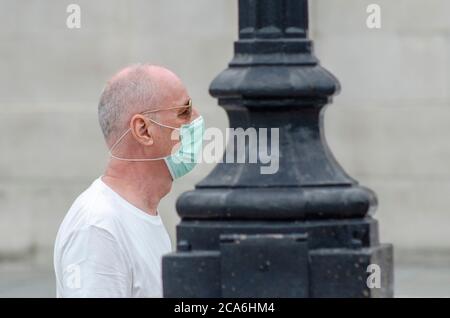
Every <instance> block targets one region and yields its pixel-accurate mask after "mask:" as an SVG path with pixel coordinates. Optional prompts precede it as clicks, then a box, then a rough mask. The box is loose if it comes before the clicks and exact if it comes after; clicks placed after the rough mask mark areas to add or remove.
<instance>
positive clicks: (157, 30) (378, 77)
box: [0, 0, 450, 268]
mask: <svg viewBox="0 0 450 318" xmlns="http://www.w3.org/2000/svg"><path fill="white" fill-rule="evenodd" d="M70 3H76V4H79V5H80V7H81V28H80V29H68V28H67V27H66V18H67V16H68V15H69V14H68V13H66V7H67V6H68V5H69V4H70ZM370 3H377V4H379V5H380V6H381V9H382V11H381V13H382V28H381V29H368V28H367V27H366V18H367V16H368V13H366V7H367V5H368V4H370ZM448 12H450V2H449V1H447V0H428V1H426V2H425V1H423V0H396V1H389V0H371V1H365V0H333V1H330V0H312V1H310V21H311V32H310V35H311V37H312V39H313V40H315V47H316V54H317V56H318V57H319V59H320V60H321V62H322V65H323V66H324V67H326V68H327V69H329V70H330V71H331V72H332V73H334V74H335V75H336V77H337V78H338V79H339V80H340V82H341V84H342V91H341V94H340V95H338V96H337V97H336V98H335V99H334V102H333V104H332V105H331V106H330V107H329V108H328V109H327V111H326V116H325V120H326V125H325V126H326V137H327V139H328V142H329V144H330V147H331V149H332V150H333V152H334V154H335V156H336V158H337V159H338V161H339V162H340V163H341V165H342V166H343V167H344V168H345V170H346V171H347V172H348V173H349V174H350V175H352V176H353V177H355V178H356V179H357V180H359V181H360V183H361V184H363V185H366V186H368V187H370V188H372V189H373V190H375V192H376V193H377V194H378V197H379V208H378V211H377V213H376V218H378V219H379V221H380V229H381V233H380V234H381V239H382V241H385V242H392V243H394V245H395V248H396V253H400V254H398V255H402V253H403V254H405V255H407V254H410V255H414V253H416V254H417V255H425V254H424V253H426V255H441V256H442V255H450V231H449V230H448V228H449V225H450V213H449V210H450V208H449V207H448V201H449V200H448V198H449V197H450V142H449V138H450V124H449V123H450V99H449V97H450V96H449V91H450V90H449V76H450V19H448V14H447V13H448ZM236 37H237V3H236V1H234V0H214V1H212V0H190V1H183V0H128V1H119V0H114V1H113V0H96V1H88V0H76V1H75V0H71V1H63V0H46V1H31V0H28V1H27V0H19V1H15V0H0V154H1V155H0V262H1V261H8V260H20V259H32V260H35V261H37V262H39V263H42V264H46V266H48V268H51V266H52V265H51V262H52V259H51V258H52V248H53V242H54V239H55V235H56V231H57V229H58V226H59V224H60V222H61V221H62V219H63V217H64V215H65V213H66V212H67V210H68V209H69V207H70V205H71V204H72V202H73V200H74V199H75V198H76V197H77V196H78V195H79V194H80V193H81V192H82V191H83V190H84V189H85V188H87V187H88V186H89V185H90V183H91V182H92V181H93V180H94V179H95V178H97V177H98V176H100V175H101V174H102V172H103V167H104V165H105V162H106V160H107V155H106V150H107V149H106V147H105V145H104V142H103V138H102V135H101V131H100V129H99V127H98V123H97V101H98V97H99V95H100V92H101V90H102V88H103V85H104V83H105V81H106V80H107V79H108V78H109V77H110V76H111V75H113V74H114V73H115V72H116V71H117V70H119V69H120V68H122V67H124V66H126V65H128V64H132V63H136V62H150V63H155V64H161V65H164V66H166V67H168V68H170V69H172V70H173V71H174V72H176V73H177V74H178V75H179V76H180V77H181V78H182V80H183V81H184V82H185V84H186V85H187V87H188V89H189V91H190V93H191V96H192V98H193V100H194V103H195V104H196V106H197V107H198V108H199V109H200V110H201V112H202V113H203V114H204V116H205V119H206V123H207V126H215V127H219V128H221V129H225V127H227V125H228V120H227V117H226V114H225V112H224V111H223V110H222V109H221V108H220V107H218V106H217V103H216V100H215V99H213V98H211V97H210V96H209V95H208V86H209V84H210V82H211V80H212V79H213V78H214V76H215V75H217V74H218V73H219V72H220V71H221V70H222V69H224V68H225V67H226V65H227V63H228V62H229V61H230V59H231V57H232V54H233V41H234V40H235V39H236ZM211 169H212V167H211V166H208V165H201V166H200V167H199V168H197V169H196V170H195V171H194V172H193V173H192V174H190V175H188V176H187V177H185V178H183V179H182V180H180V181H177V182H175V183H174V186H173V192H172V193H171V194H170V195H169V196H167V197H166V198H165V199H164V200H163V202H162V203H161V206H160V212H161V214H162V217H163V219H164V222H165V224H166V226H167V228H168V230H169V233H170V234H171V236H172V240H173V243H174V244H173V246H175V225H176V224H177V223H178V220H179V219H178V216H177V215H176V212H175V209H174V205H175V200H176V198H177V196H178V195H179V194H180V193H181V192H183V191H186V190H188V189H190V188H192V187H193V185H194V184H195V183H196V182H198V181H199V180H201V179H202V178H203V177H204V176H206V175H207V174H208V172H209V171H210V170H211Z"/></svg>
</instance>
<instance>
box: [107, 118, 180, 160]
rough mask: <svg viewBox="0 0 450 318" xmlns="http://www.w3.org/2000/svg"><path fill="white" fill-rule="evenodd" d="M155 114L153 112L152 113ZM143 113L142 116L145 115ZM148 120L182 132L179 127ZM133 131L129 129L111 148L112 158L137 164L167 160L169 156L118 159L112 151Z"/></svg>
mask: <svg viewBox="0 0 450 318" xmlns="http://www.w3.org/2000/svg"><path fill="white" fill-rule="evenodd" d="M151 112H153V111H151ZM145 113H149V112H145ZM145 113H142V114H145ZM148 120H150V121H151V122H154V123H155V124H157V125H160V126H162V127H166V128H170V129H174V130H178V131H179V130H180V128H177V127H172V126H168V125H164V124H160V123H158V122H157V121H155V120H153V119H151V118H148ZM130 131H131V128H128V129H127V130H126V131H125V132H124V133H123V134H122V135H121V136H120V137H119V139H117V141H116V142H115V143H114V144H113V145H112V146H111V148H110V149H109V155H110V157H111V158H114V159H117V160H121V161H132V162H136V161H155V160H163V159H165V158H166V157H167V156H164V157H158V158H134V159H133V158H122V157H118V156H115V155H113V153H112V151H113V150H114V148H116V147H117V145H118V144H119V143H120V142H121V141H122V139H123V138H125V136H126V135H127V134H128V133H129V132H130Z"/></svg>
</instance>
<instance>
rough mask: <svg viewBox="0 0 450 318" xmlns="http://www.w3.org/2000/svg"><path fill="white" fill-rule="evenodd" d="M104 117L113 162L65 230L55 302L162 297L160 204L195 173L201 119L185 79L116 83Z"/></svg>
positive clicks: (164, 241)
mask: <svg viewBox="0 0 450 318" xmlns="http://www.w3.org/2000/svg"><path fill="white" fill-rule="evenodd" d="M98 114H99V122H100V126H101V129H102V132H103V134H104V137H105V140H106V144H107V145H108V147H109V150H110V155H111V159H110V161H109V163H108V165H107V167H106V170H105V172H104V175H103V176H101V177H99V178H98V179H97V180H95V181H94V182H93V183H92V184H91V185H90V187H89V188H88V189H87V190H85V191H84V192H83V193H82V194H81V195H80V196H79V197H78V198H77V199H76V200H75V202H74V203H73V205H72V207H71V208H70V210H69V212H68V213H67V215H66V216H65V218H64V220H63V222H62V224H61V226H60V228H59V231H58V235H57V237H56V242H55V250H54V266H55V274H56V282H57V296H58V297H161V296H162V281H161V257H162V255H163V254H166V253H168V252H170V251H171V243H170V240H169V236H168V234H167V231H166V229H165V228H164V225H163V223H162V221H161V218H160V214H159V211H158V204H159V202H160V200H161V198H163V197H164V196H165V195H166V194H167V193H168V192H169V191H170V189H171V186H172V182H173V179H176V178H179V177H181V176H183V175H185V174H186V173H188V172H189V171H191V170H192V168H193V167H194V165H195V162H196V159H197V155H198V153H199V150H200V149H201V143H202V138H203V133H204V124H203V118H202V117H201V116H199V114H198V112H197V111H196V109H195V108H193V107H192V102H191V99H190V98H189V95H188V93H187V91H186V88H185V87H184V85H183V84H182V82H181V81H180V79H179V78H178V77H177V76H176V75H175V74H173V73H172V72H171V71H169V70H167V69H165V68H163V67H159V66H153V65H135V66H131V67H128V68H125V69H124V70H122V71H120V72H119V73H117V74H116V75H115V76H113V78H112V79H111V80H110V81H109V82H108V83H107V85H106V88H105V89H104V91H103V93H102V96H101V98H100V103H99V107H98Z"/></svg>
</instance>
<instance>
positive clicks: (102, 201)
mask: <svg viewBox="0 0 450 318" xmlns="http://www.w3.org/2000/svg"><path fill="white" fill-rule="evenodd" d="M98 181H99V179H96V180H95V181H94V182H93V183H92V184H91V185H90V186H89V187H88V188H87V189H86V190H85V191H83V192H82V193H81V194H80V195H79V196H78V197H77V198H76V199H75V201H74V202H73V204H72V206H71V207H70V209H69V211H68V212H67V214H66V216H65V218H64V220H63V223H62V224H61V228H65V229H66V230H69V231H76V230H80V229H82V228H86V227H89V226H95V227H98V228H102V229H105V230H108V231H114V229H115V227H116V226H117V223H118V222H117V213H116V212H117V211H116V210H117V208H115V207H114V204H113V202H111V199H110V198H109V197H108V195H107V194H106V193H105V192H104V191H103V189H102V187H101V184H100V183H99V182H98Z"/></svg>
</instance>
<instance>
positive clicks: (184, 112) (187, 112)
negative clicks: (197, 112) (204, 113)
mask: <svg viewBox="0 0 450 318" xmlns="http://www.w3.org/2000/svg"><path fill="white" fill-rule="evenodd" d="M190 113H191V109H190V108H186V109H185V110H184V111H183V112H182V113H181V115H182V116H188V115H190Z"/></svg>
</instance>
